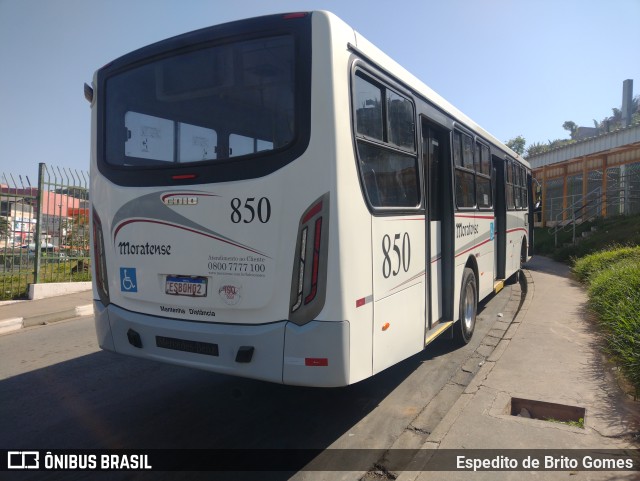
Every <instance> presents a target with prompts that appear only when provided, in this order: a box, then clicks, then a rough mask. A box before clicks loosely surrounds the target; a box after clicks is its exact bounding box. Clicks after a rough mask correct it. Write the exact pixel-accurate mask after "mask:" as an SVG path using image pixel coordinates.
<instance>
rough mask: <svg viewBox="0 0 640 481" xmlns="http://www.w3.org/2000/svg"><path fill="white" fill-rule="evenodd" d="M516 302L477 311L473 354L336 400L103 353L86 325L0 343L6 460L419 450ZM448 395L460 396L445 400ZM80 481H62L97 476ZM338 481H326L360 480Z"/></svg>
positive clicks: (22, 334)
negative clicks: (21, 454) (31, 454)
mask: <svg viewBox="0 0 640 481" xmlns="http://www.w3.org/2000/svg"><path fill="white" fill-rule="evenodd" d="M509 292H510V289H505V290H503V291H502V292H500V293H499V294H497V295H496V296H493V297H492V298H491V299H490V300H489V301H487V302H485V304H484V305H481V311H480V315H479V321H478V323H477V325H476V332H475V334H474V337H473V339H472V341H471V343H470V344H469V345H467V346H465V347H462V348H455V347H453V346H452V345H451V343H450V341H448V340H447V339H438V340H436V341H435V342H434V343H432V344H431V345H429V346H428V347H427V349H425V350H424V351H423V352H422V353H420V354H417V355H415V356H413V357H411V358H410V359H408V360H406V361H404V362H402V363H400V364H398V365H396V366H394V367H392V368H389V369H387V370H386V371H384V372H383V373H380V374H379V375H377V376H374V377H373V378H370V379H367V380H365V381H362V382H360V383H358V384H355V385H353V386H348V387H346V388H337V389H317V388H301V387H291V386H282V385H277V384H270V383H265V382H260V381H253V380H246V379H240V378H234V377H229V376H225V375H219V374H213V373H209V372H204V371H198V370H191V369H186V368H181V367H176V366H170V365H165V364H159V363H155V362H151V361H144V360H140V359H134V358H129V357H125V356H120V355H117V354H112V353H109V352H104V351H101V350H99V348H98V345H97V342H96V338H95V332H94V326H93V318H90V317H87V318H81V319H77V320H72V321H66V322H60V323H56V324H51V325H47V326H41V327H35V328H29V329H24V330H22V331H18V332H15V333H11V334H7V335H2V336H0V449H11V450H20V449H80V448H81V449H93V448H95V449H103V448H104V449H147V448H169V449H171V448H180V449H186V448H199V449H217V448H242V449H248V448H257V449H263V448H277V449H280V448H281V449H290V448H328V447H331V448H346V449H356V448H357V449H373V448H376V449H377V448H384V449H386V448H389V447H391V446H394V443H396V441H397V440H398V438H399V436H401V435H402V434H403V433H406V432H407V431H408V430H409V431H410V434H411V435H412V436H413V438H415V442H419V441H420V439H421V438H424V439H426V437H427V436H428V434H429V429H431V428H435V426H436V425H437V422H438V421H439V420H440V419H441V418H442V417H443V416H444V414H446V412H447V410H448V408H449V406H451V404H453V403H454V402H455V400H456V399H455V398H454V397H453V396H457V395H459V393H461V392H462V390H463V389H464V379H465V378H466V379H470V377H472V373H470V372H469V371H470V370H469V369H461V368H462V367H463V366H464V365H469V364H470V363H471V364H473V363H476V361H477V360H478V359H480V360H481V359H482V355H487V354H482V355H480V354H478V352H479V351H480V350H478V349H477V348H478V347H479V346H480V343H481V341H482V340H483V338H485V335H487V333H488V332H489V331H490V329H491V328H492V327H493V325H494V323H495V322H496V321H498V320H501V319H500V318H499V317H498V313H501V312H502V311H503V310H504V308H505V306H506V305H507V302H508V301H509ZM482 347H485V348H486V346H482ZM452 385H455V386H461V387H460V389H458V390H455V389H453V390H451V389H449V390H447V391H446V392H449V393H453V394H449V395H442V393H443V392H445V391H444V388H445V387H446V386H452ZM456 393H457V394H456ZM425 408H427V409H428V411H429V416H424V412H425ZM421 413H422V415H423V419H422V421H421V423H415V422H414V421H415V420H416V419H417V418H418V417H419V416H420V415H421ZM412 423H413V424H412ZM417 424H420V426H421V428H420V429H418V428H416V427H415V426H416V425H417ZM418 446H419V444H418ZM5 474H6V473H5ZM11 474H14V473H11ZM20 474H21V476H20V477H16V478H15V479H59V477H60V474H61V473H38V475H37V476H36V473H33V474H32V475H31V477H30V476H29V474H28V473H20ZM43 474H45V476H43ZM73 474H74V475H75V476H72V477H69V476H66V477H65V479H93V477H94V476H95V475H96V474H98V473H88V474H91V475H92V476H89V477H87V473H85V474H82V473H73ZM103 474H108V473H103ZM111 474H112V475H113V473H111ZM316 474H317V473H316ZM54 475H55V476H54ZM289 475H290V473H289V474H287V475H286V476H280V477H279V478H278V479H287V478H288V477H290V476H289ZM309 475H310V473H308V472H306V473H305V472H300V473H298V474H297V475H296V476H295V477H296V478H299V479H304V478H309ZM336 475H337V473H334V475H332V476H328V477H327V478H326V479H336V478H337V477H339V478H343V479H362V477H363V476H364V473H351V474H349V473H346V474H344V473H343V474H341V475H340V476H336ZM316 477H317V476H316ZM267 478H268V476H267V477H266V478H265V477H261V478H260V479H267ZM109 479H114V477H113V476H111V477H109ZM115 479H143V478H142V477H140V476H138V475H134V474H131V473H129V474H128V475H126V476H125V475H123V476H122V477H116V478H115ZM144 479H146V478H144ZM149 479H164V478H162V477H161V476H160V475H159V473H155V476H153V477H152V478H149ZM166 479H178V477H177V476H176V473H172V474H171V475H170V476H169V475H167V478H166ZM184 479H186V478H184ZM209 479H221V478H220V477H210V478H209ZM256 479H258V478H256ZM314 479H315V478H314Z"/></svg>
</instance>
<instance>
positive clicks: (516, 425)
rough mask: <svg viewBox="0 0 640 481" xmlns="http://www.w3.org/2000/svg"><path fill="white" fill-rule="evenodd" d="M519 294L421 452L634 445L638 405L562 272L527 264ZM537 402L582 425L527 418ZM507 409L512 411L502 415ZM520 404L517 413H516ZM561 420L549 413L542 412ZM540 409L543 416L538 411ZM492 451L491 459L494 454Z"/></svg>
mask: <svg viewBox="0 0 640 481" xmlns="http://www.w3.org/2000/svg"><path fill="white" fill-rule="evenodd" d="M524 273H525V276H526V278H527V283H528V290H527V296H526V299H525V301H524V304H523V306H522V308H521V310H520V312H519V313H518V315H517V317H516V318H515V319H514V321H513V324H512V325H511V327H510V328H509V330H508V331H507V333H506V334H505V336H504V337H503V339H502V340H501V342H500V343H499V344H498V345H497V347H496V349H495V351H494V352H493V353H492V354H491V355H490V356H489V358H488V359H487V362H486V363H485V364H484V365H483V366H482V368H481V369H480V371H479V372H478V374H477V375H476V376H475V378H474V379H473V380H472V381H471V384H470V385H469V386H468V387H467V388H466V389H465V391H464V393H463V394H462V396H460V398H459V399H458V400H457V401H456V402H455V403H454V404H453V406H452V407H451V409H450V410H449V412H448V413H447V415H446V416H445V417H444V418H443V420H442V421H441V422H440V424H438V426H437V427H436V428H435V429H434V430H433V431H432V432H431V433H430V435H429V437H428V439H427V441H426V443H425V444H424V446H423V448H425V449H455V450H459V451H460V454H464V451H463V450H464V449H526V450H533V449H594V448H595V449H627V448H638V447H639V444H640V402H634V401H633V400H632V399H631V398H630V397H629V396H627V395H625V394H624V393H623V392H622V390H621V389H620V387H619V386H618V384H617V381H616V379H615V376H614V371H613V366H611V365H610V364H607V363H606V361H605V359H604V357H603V356H602V354H601V350H600V348H599V346H598V336H597V335H596V334H595V332H594V324H593V322H592V321H590V320H589V314H588V313H587V312H586V309H585V305H586V301H587V296H586V292H585V290H584V289H583V288H582V287H581V286H580V285H579V284H578V283H577V282H575V281H573V280H572V279H570V277H569V274H570V272H569V268H568V267H567V266H565V265H563V264H559V263H556V262H554V261H551V260H550V259H547V258H544V257H535V258H533V259H532V260H531V262H529V263H528V264H527V270H525V271H524ZM513 398H519V399H523V400H533V401H543V402H546V403H555V404H558V405H565V406H573V407H578V408H584V409H585V414H584V428H580V427H572V426H569V425H566V424H560V423H557V422H549V421H546V420H542V419H531V418H527V417H526V416H529V415H531V417H533V418H535V417H540V418H547V419H548V418H549V417H554V418H559V416H558V415H555V416H554V415H548V414H547V413H546V412H545V413H544V416H536V415H535V413H536V412H537V411H539V410H540V406H539V405H538V404H537V403H530V402H526V401H522V402H520V401H518V400H516V401H512V399H513ZM512 403H513V405H514V408H515V409H514V410H515V413H514V414H521V415H524V416H525V417H518V416H516V415H511V411H512ZM522 406H524V407H525V409H526V410H525V411H523V409H522ZM543 407H546V410H547V411H549V410H551V411H552V412H553V411H555V412H556V413H560V412H561V410H559V408H558V407H557V406H554V405H550V406H543ZM543 411H544V410H543ZM497 454H499V452H497ZM532 476H533V478H535V479H568V478H570V479H572V480H576V481H577V480H584V479H589V480H592V479H593V480H595V479H598V480H600V479H603V480H604V479H624V480H627V479H628V480H632V479H639V473H638V472H629V471H616V472H595V471H584V470H581V469H576V470H574V471H537V472H535V471H533V470H532V472H523V471H520V472H505V471H501V472H499V471H495V470H494V471H482V472H475V473H469V472H464V471H457V472H452V471H448V472H439V473H435V472H424V473H420V472H410V471H406V472H403V473H401V474H400V476H399V477H398V480H399V481H415V480H419V481H425V480H427V479H447V480H458V479H460V480H466V479H474V480H487V481H488V480H494V479H501V480H502V479H514V480H516V479H518V480H520V479H523V478H525V477H527V478H528V477H532Z"/></svg>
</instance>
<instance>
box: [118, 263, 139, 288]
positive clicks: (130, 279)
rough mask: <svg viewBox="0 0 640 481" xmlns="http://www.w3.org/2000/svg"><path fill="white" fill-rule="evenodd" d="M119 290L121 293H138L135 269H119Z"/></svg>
mask: <svg viewBox="0 0 640 481" xmlns="http://www.w3.org/2000/svg"><path fill="white" fill-rule="evenodd" d="M120 290H121V291H122V292H138V281H137V279H136V268H135V267H121V268H120Z"/></svg>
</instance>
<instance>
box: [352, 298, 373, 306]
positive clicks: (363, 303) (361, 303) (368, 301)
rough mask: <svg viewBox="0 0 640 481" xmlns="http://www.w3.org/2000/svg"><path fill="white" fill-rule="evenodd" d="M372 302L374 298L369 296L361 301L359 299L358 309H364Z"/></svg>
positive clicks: (357, 301) (357, 302)
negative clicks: (363, 307)
mask: <svg viewBox="0 0 640 481" xmlns="http://www.w3.org/2000/svg"><path fill="white" fill-rule="evenodd" d="M370 302H373V296H367V297H363V298H361V299H357V300H356V308H358V307H362V306H364V305H365V304H369V303H370Z"/></svg>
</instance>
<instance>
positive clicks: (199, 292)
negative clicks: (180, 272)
mask: <svg viewBox="0 0 640 481" xmlns="http://www.w3.org/2000/svg"><path fill="white" fill-rule="evenodd" d="M165 292H166V293H167V294H169V295H172V296H189V297H206V295H207V278H206V277H192V276H167V281H166V284H165Z"/></svg>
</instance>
